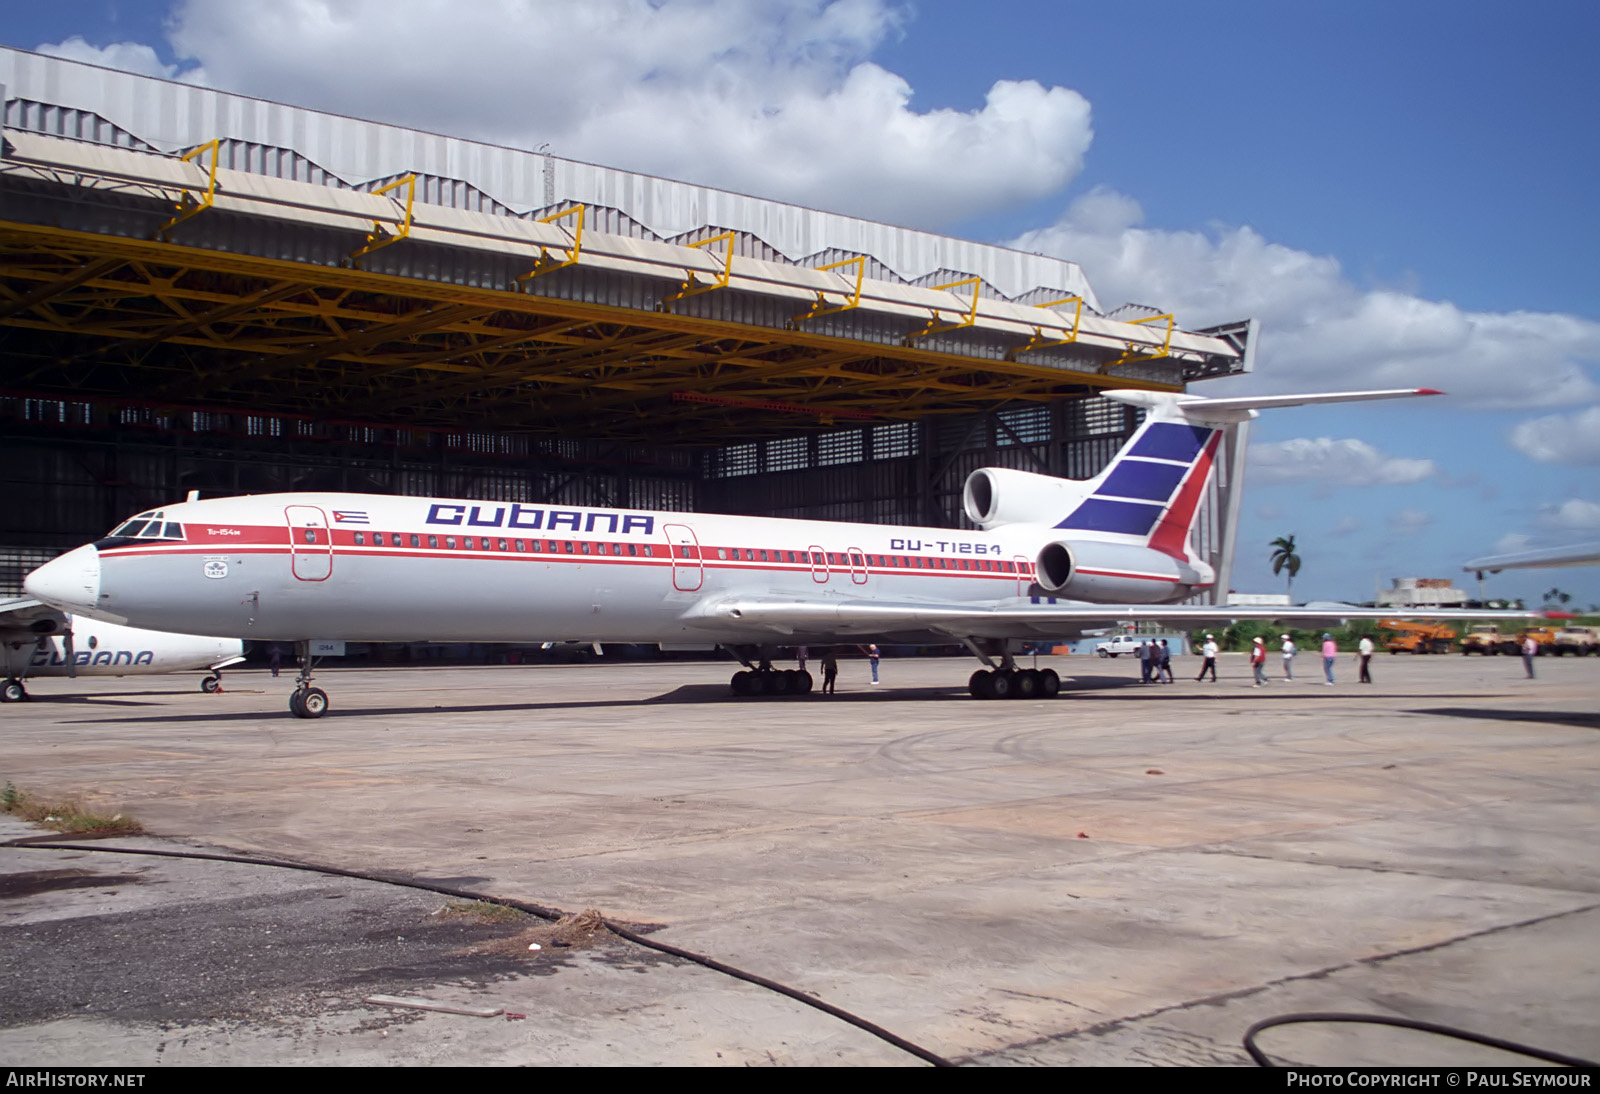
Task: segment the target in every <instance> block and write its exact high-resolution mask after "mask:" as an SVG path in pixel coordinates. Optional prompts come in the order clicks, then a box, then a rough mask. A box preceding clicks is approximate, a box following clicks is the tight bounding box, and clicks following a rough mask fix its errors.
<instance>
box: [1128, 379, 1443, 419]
mask: <svg viewBox="0 0 1600 1094" xmlns="http://www.w3.org/2000/svg"><path fill="white" fill-rule="evenodd" d="M1101 394H1102V395H1104V396H1105V397H1106V398H1108V399H1115V400H1116V401H1117V402H1119V403H1130V404H1132V405H1134V406H1142V407H1148V408H1150V409H1151V410H1166V411H1167V412H1168V413H1169V414H1171V415H1172V416H1174V417H1181V418H1190V419H1193V420H1196V421H1213V422H1238V421H1246V420H1248V419H1250V418H1253V417H1255V412H1256V411H1258V410H1273V409H1276V408H1278V407H1286V406H1311V405H1313V404H1315V403H1359V402H1364V401H1366V400H1368V399H1406V398H1411V397H1413V396H1417V395H1443V394H1444V392H1442V391H1440V390H1438V389H1437V388H1431V387H1403V388H1386V389H1384V390H1381V391H1320V392H1315V393H1312V394H1305V395H1241V396H1238V397H1236V398H1231V399H1212V398H1208V397H1206V396H1204V395H1186V394H1178V393H1173V392H1163V391H1133V390H1126V389H1122V388H1118V389H1117V390H1114V391H1103V392H1101Z"/></svg>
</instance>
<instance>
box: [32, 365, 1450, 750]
mask: <svg viewBox="0 0 1600 1094" xmlns="http://www.w3.org/2000/svg"><path fill="white" fill-rule="evenodd" d="M1430 394H1439V393H1438V392H1435V391H1432V390H1429V389H1406V390H1400V391H1364V392H1346V393H1338V394H1319V395H1280V396H1262V397H1246V398H1221V399H1212V398H1204V397H1201V396H1195V395H1187V394H1172V393H1155V392H1145V391H1108V392H1105V395H1106V396H1107V397H1108V398H1112V399H1116V400H1118V401H1121V402H1124V403H1130V404H1134V405H1137V406H1142V407H1144V408H1146V409H1147V411H1148V414H1147V415H1146V418H1145V421H1144V422H1143V423H1142V424H1141V425H1140V427H1139V428H1138V430H1137V431H1136V432H1135V433H1134V435H1133V436H1132V437H1131V438H1129V440H1128V442H1127V444H1126V445H1124V446H1123V448H1122V450H1121V451H1120V452H1118V453H1117V455H1116V457H1115V458H1114V459H1113V460H1112V461H1111V463H1110V465H1109V466H1107V467H1106V468H1105V470H1103V471H1102V472H1101V473H1100V474H1098V475H1096V476H1095V477H1094V478H1092V479H1086V480H1069V479H1058V478H1053V477H1051V476H1048V475H1038V474H1032V473H1029V472H1024V471H1015V470H1010V469H1004V468H982V469H979V470H977V471H974V472H973V473H972V474H971V475H970V476H969V477H968V479H967V482H966V486H965V489H964V497H963V504H964V507H965V510H966V513H967V516H968V517H969V518H971V520H972V521H973V523H975V524H976V525H977V526H978V530H977V531H961V530H952V529H948V528H902V527H893V526H887V525H872V524H844V523H833V522H824V521H805V520H787V519H777V518H767V517H737V516H720V515H711V514H703V513H673V512H644V511H632V510H614V509H599V508H576V507H574V508H562V507H559V506H553V505H533V504H520V503H507V502H485V501H470V500H465V501H464V500H442V499H434V498H414V497H390V496H382V495H368V494H331V493H329V494H324V493H296V494H267V495H257V496H247V497H232V498H215V499H207V500H203V501H201V500H196V501H186V502H182V503H177V504H173V505H168V506H166V507H164V508H162V509H159V510H152V511H150V512H145V513H140V514H139V515H138V516H136V517H133V518H132V519H131V520H128V521H127V522H125V523H124V524H122V525H120V526H119V527H117V528H116V529H114V530H113V531H112V532H111V533H110V534H109V535H108V536H107V537H106V538H104V539H101V540H99V541H98V542H96V543H93V544H90V545H88V546H84V547H79V548H77V549H76V550H74V551H71V552H69V553H67V554H65V555H63V556H61V557H60V558H58V559H55V560H54V561H52V562H49V563H46V564H45V565H44V566H42V567H40V568H39V569H37V570H35V571H34V572H33V573H32V574H30V575H29V576H28V578H27V581H26V584H25V588H26V590H27V592H28V594H29V595H30V596H34V597H37V598H38V599H40V600H42V601H45V602H46V603H49V604H53V605H56V606H58V607H60V608H61V609H62V610H64V611H70V612H74V613H80V614H82V615H86V616H92V617H94V618H96V619H103V620H109V621H111V622H117V623H129V624H133V625H135V626H139V627H150V628H154V629H158V630H169V631H185V632H192V633H207V634H226V635H238V636H242V637H247V638H252V639H257V640H266V641H280V642H296V643H299V644H300V650H301V658H300V660H301V664H302V666H303V667H302V670H301V673H300V675H299V676H298V677H297V679H296V686H295V691H294V693H293V694H292V695H291V697H290V702H289V708H290V710H291V711H292V712H293V713H294V714H295V715H297V716H299V717H303V718H316V717H320V716H321V715H322V714H323V713H324V712H325V711H326V710H327V707H328V697H327V695H326V693H325V692H323V690H322V689H320V688H316V687H313V686H312V685H311V674H310V673H311V665H312V658H311V650H312V648H313V647H312V643H313V642H317V641H322V640H330V639H342V640H347V641H357V642H402V641H457V642H459V641H474V642H528V641H550V640H558V641H582V642H663V643H683V642H692V643H700V644H709V643H718V644H721V645H722V646H724V647H725V648H727V649H728V650H729V651H730V652H732V653H733V654H734V656H735V657H737V658H738V659H739V660H740V661H741V662H742V663H743V664H744V665H745V666H746V668H745V670H743V671H740V672H738V673H736V674H735V675H734V677H733V680H732V687H733V689H734V691H735V692H737V693H739V694H745V695H749V694H758V693H759V694H768V695H781V694H789V693H804V692H806V691H809V690H810V685H811V677H810V675H809V674H808V673H805V672H801V671H796V670H787V671H781V670H775V669H773V668H772V667H771V656H772V653H773V651H774V650H775V649H776V647H778V646H797V645H814V646H822V645H828V644H830V643H852V644H854V643H861V642H866V641H878V642H896V643H902V642H903V643H950V642H960V643H963V644H964V645H966V646H967V648H968V649H970V650H971V651H972V652H973V654H975V655H976V656H977V657H978V658H979V659H980V660H981V661H982V662H983V663H984V664H985V665H986V666H987V668H986V669H982V670H979V671H978V672H975V673H974V674H973V676H972V678H971V680H970V681H969V690H970V691H971V693H972V694H973V695H974V696H976V697H980V698H996V699H998V698H1009V697H1032V696H1040V697H1049V696H1053V695H1055V694H1056V692H1057V691H1058V690H1059V688H1060V679H1059V677H1058V675H1057V674H1056V673H1055V672H1054V671H1053V670H1051V669H1044V670H1035V669H1019V668H1018V667H1017V665H1016V662H1015V653H1016V652H1017V650H1018V649H1019V648H1020V644H1021V642H1022V641H1024V640H1027V639H1030V638H1032V639H1037V638H1041V637H1051V638H1056V637H1064V636H1066V635H1068V634H1081V633H1084V632H1085V631H1089V630H1096V629H1104V628H1107V627H1112V626H1115V625H1116V624H1117V623H1118V622H1123V621H1130V620H1132V621H1143V620H1159V621H1164V622H1166V623H1168V624H1170V625H1181V626H1183V627H1185V628H1190V627H1197V626H1206V625H1209V624H1217V625H1224V624H1226V623H1227V622H1229V621H1231V620H1237V619H1246V618H1261V619H1276V620H1279V621H1283V622H1295V623H1306V624H1310V623H1313V622H1316V623H1322V622H1325V621H1326V622H1333V621H1335V620H1338V619H1346V618H1366V617H1372V618H1376V617H1378V616H1379V615H1382V616H1393V614H1394V612H1393V610H1392V609H1385V610H1383V611H1381V612H1379V611H1377V610H1372V609H1359V608H1349V607H1345V606H1337V608H1336V609H1335V610H1326V609H1325V610H1315V609H1310V608H1290V609H1285V608H1242V607H1217V606H1211V605H1180V604H1178V603H1176V602H1177V601H1181V600H1184V599H1186V598H1189V597H1192V596H1194V595H1195V594H1197V593H1204V592H1206V591H1208V590H1210V589H1211V587H1212V586H1213V584H1214V582H1215V580H1216V575H1215V574H1214V573H1213V571H1212V568H1211V566H1210V565H1209V564H1207V563H1206V562H1205V561H1203V560H1202V559H1201V558H1200V557H1199V555H1198V554H1196V552H1195V550H1194V548H1193V546H1192V544H1191V542H1190V540H1191V531H1192V527H1193V525H1194V523H1195V516H1196V513H1197V512H1198V510H1199V507H1200V502H1201V499H1202V497H1203V495H1204V493H1205V489H1206V483H1207V480H1208V479H1209V477H1210V476H1211V473H1212V469H1213V466H1214V463H1215V460H1216V457H1217V451H1218V448H1219V446H1220V445H1221V443H1222V440H1223V437H1224V433H1225V432H1226V431H1227V430H1229V429H1231V428H1233V427H1234V426H1236V425H1237V424H1238V423H1241V422H1244V421H1247V420H1249V419H1251V418H1254V417H1255V416H1256V414H1257V412H1258V410H1260V409H1264V408H1269V407H1279V406H1298V405H1303V404H1307V403H1326V402H1346V401H1353V400H1361V399H1384V398H1393V397H1399V396H1408V395H1430ZM1441 614H1449V613H1439V612H1433V613H1430V618H1432V617H1434V616H1438V615H1441ZM1462 614H1468V615H1470V614H1471V613H1462Z"/></svg>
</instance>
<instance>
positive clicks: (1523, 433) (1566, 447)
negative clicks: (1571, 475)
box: [1510, 406, 1600, 466]
mask: <svg viewBox="0 0 1600 1094" xmlns="http://www.w3.org/2000/svg"><path fill="white" fill-rule="evenodd" d="M1510 440H1511V447H1513V448H1515V449H1517V450H1518V451H1519V452H1522V453H1525V454H1526V455H1529V456H1532V457H1533V458H1534V459H1536V460H1540V461H1542V462H1544V463H1562V464H1573V465H1582V466H1593V465H1595V464H1600V406H1591V407H1589V408H1588V409H1587V410H1581V411H1579V412H1578V413H1576V414H1550V415H1546V416H1545V417H1543V418H1530V419H1529V420H1528V421H1525V422H1520V423H1518V424H1517V425H1516V426H1514V427H1512V430H1511V435H1510Z"/></svg>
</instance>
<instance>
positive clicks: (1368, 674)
mask: <svg viewBox="0 0 1600 1094" xmlns="http://www.w3.org/2000/svg"><path fill="white" fill-rule="evenodd" d="M1376 648H1377V647H1375V646H1374V645H1373V644H1372V639H1371V638H1370V637H1368V636H1367V635H1362V636H1361V645H1360V646H1359V647H1357V652H1358V653H1359V654H1360V655H1361V682H1362V683H1363V684H1370V683H1372V670H1371V669H1370V668H1368V666H1369V665H1370V664H1371V663H1372V651H1373V650H1374V649H1376Z"/></svg>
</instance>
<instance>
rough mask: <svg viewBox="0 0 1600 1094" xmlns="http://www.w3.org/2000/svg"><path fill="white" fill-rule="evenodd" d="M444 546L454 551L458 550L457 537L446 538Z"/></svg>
mask: <svg viewBox="0 0 1600 1094" xmlns="http://www.w3.org/2000/svg"><path fill="white" fill-rule="evenodd" d="M444 545H445V547H447V548H448V549H450V550H452V551H454V550H455V549H456V537H455V536H445V537H444Z"/></svg>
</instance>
